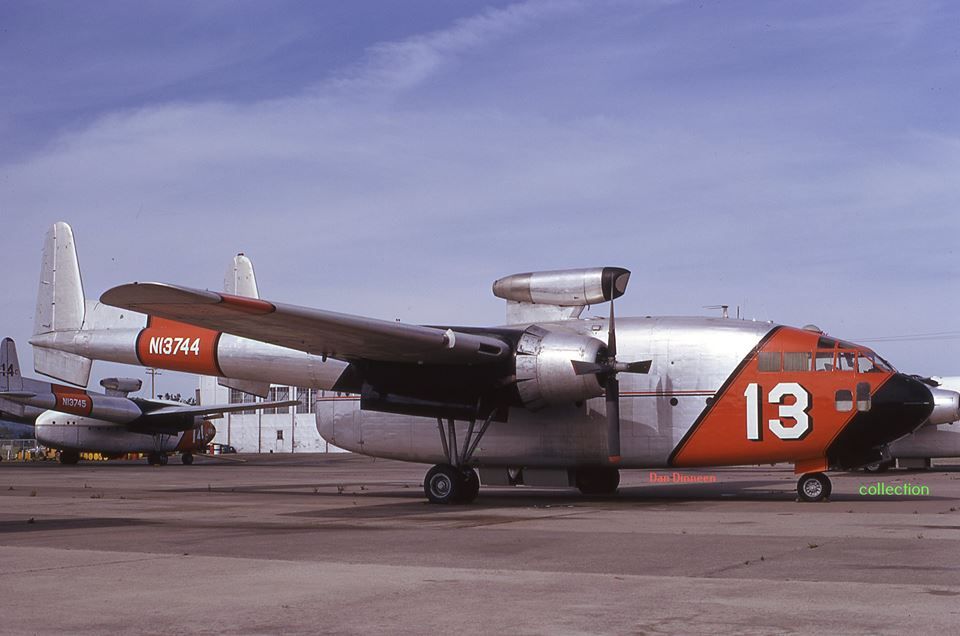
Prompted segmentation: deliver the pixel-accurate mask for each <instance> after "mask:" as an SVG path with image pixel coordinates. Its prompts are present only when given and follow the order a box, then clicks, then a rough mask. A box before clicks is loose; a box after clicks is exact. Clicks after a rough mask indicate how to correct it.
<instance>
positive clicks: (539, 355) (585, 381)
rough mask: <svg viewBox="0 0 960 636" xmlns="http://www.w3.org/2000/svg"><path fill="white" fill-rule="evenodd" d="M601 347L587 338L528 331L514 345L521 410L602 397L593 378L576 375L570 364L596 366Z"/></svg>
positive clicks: (595, 341) (594, 376) (560, 332)
mask: <svg viewBox="0 0 960 636" xmlns="http://www.w3.org/2000/svg"><path fill="white" fill-rule="evenodd" d="M605 347H606V345H605V344H604V343H603V342H601V341H600V340H597V339H596V338H591V337H589V336H581V335H579V334H576V333H570V332H568V331H560V330H557V331H548V330H546V329H544V328H542V327H539V326H537V325H533V326H531V327H529V328H528V329H527V330H526V331H525V332H524V333H523V336H521V338H520V342H519V343H518V344H517V362H516V365H517V367H516V371H517V373H516V375H517V392H518V393H519V394H520V400H521V401H522V402H523V404H524V406H526V407H527V408H528V409H530V410H533V411H536V410H538V409H542V408H544V407H546V406H548V405H550V404H569V403H571V402H580V401H582V400H588V399H590V398H595V397H599V396H601V395H603V387H602V386H601V385H600V382H599V380H598V379H597V376H596V375H594V374H592V373H590V374H587V375H577V374H576V373H575V372H574V369H573V364H571V362H572V361H573V360H579V361H582V362H596V361H597V358H598V356H599V355H600V353H601V352H602V350H603V349H605Z"/></svg>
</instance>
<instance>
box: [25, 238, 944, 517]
mask: <svg viewBox="0 0 960 636" xmlns="http://www.w3.org/2000/svg"><path fill="white" fill-rule="evenodd" d="M41 275H42V278H41V285H40V293H39V300H38V310H37V325H36V330H35V332H36V333H35V335H34V337H33V338H32V339H31V343H33V344H34V346H35V361H36V364H37V370H38V371H40V372H42V373H46V374H48V375H53V376H54V377H58V378H60V379H63V380H66V381H70V382H75V383H83V382H85V381H86V377H87V375H88V374H89V369H90V360H91V359H107V360H112V361H116V362H127V363H132V364H142V365H149V366H156V367H161V368H170V369H175V370H182V371H189V372H195V373H204V374H210V375H217V376H221V377H223V376H226V377H229V378H236V379H239V380H247V381H260V382H263V381H273V382H277V383H281V384H295V385H299V386H311V387H315V388H321V389H328V390H335V391H343V392H349V393H355V394H359V395H360V407H361V410H360V411H354V410H350V411H348V412H343V413H341V412H337V411H332V412H330V411H327V410H326V409H320V410H319V412H318V413H317V426H318V429H319V431H320V433H321V435H322V436H323V437H324V438H325V439H326V440H328V441H329V442H330V443H332V444H335V445H337V446H340V447H342V448H345V449H347V450H351V451H355V452H359V453H363V454H367V455H372V456H376V457H389V458H394V459H401V460H407V461H415V462H423V463H432V464H435V465H434V466H433V468H431V469H430V470H429V471H428V473H427V475H426V478H425V480H424V490H425V493H426V496H427V497H428V499H429V500H430V501H432V502H437V503H449V502H458V501H469V500H472V499H473V498H475V497H476V495H477V492H478V488H479V478H478V475H477V472H476V471H475V470H474V469H475V468H480V469H481V471H482V473H483V476H484V482H485V483H528V484H535V483H553V484H557V483H558V481H561V482H562V481H564V480H567V481H569V482H570V485H576V486H578V487H579V488H580V490H581V491H583V492H586V493H608V492H613V491H615V490H616V488H617V485H618V483H619V470H620V469H622V468H661V467H697V466H725V465H743V464H759V463H775V462H790V463H792V464H794V466H795V470H796V472H797V473H798V474H800V475H801V476H800V478H799V480H798V482H797V491H798V495H799V496H800V498H801V499H803V500H808V501H813V500H822V499H825V498H826V497H828V496H829V494H830V489H831V486H830V480H829V478H828V477H827V476H826V475H825V474H824V471H826V470H829V469H850V468H855V467H859V466H863V465H867V464H870V463H873V462H877V461H882V460H884V459H886V458H887V447H888V444H889V443H891V442H893V441H894V440H897V439H899V438H901V437H903V436H904V435H907V434H908V433H910V432H912V431H914V430H916V429H917V428H918V427H920V426H922V425H924V424H938V423H942V422H950V421H954V420H956V419H958V418H960V413H958V407H960V394H957V393H956V392H953V391H946V390H942V389H939V388H935V387H929V386H927V385H925V384H923V383H921V382H919V381H918V380H916V379H915V378H912V377H909V376H906V375H903V374H900V373H898V372H896V371H895V370H894V368H893V367H892V366H891V365H890V364H889V363H887V362H886V361H884V360H883V359H882V358H881V357H880V356H878V355H877V354H876V353H875V352H873V351H872V350H870V349H869V348H867V347H863V346H859V345H855V344H853V343H849V342H845V341H842V340H837V339H834V338H830V337H828V336H826V335H825V334H823V333H821V332H820V331H819V330H816V329H812V328H806V329H797V328H792V327H787V326H782V325H775V324H772V323H758V322H747V321H743V320H731V319H723V318H674V317H644V318H627V319H621V320H619V321H616V320H615V318H614V311H613V301H614V299H615V298H618V297H620V296H621V295H622V294H623V293H624V292H625V290H626V286H627V282H628V280H629V277H630V272H629V271H627V270H625V269H621V268H615V267H603V268H593V269H581V270H564V271H551V272H532V273H527V274H518V275H513V276H508V277H506V278H503V279H500V280H498V281H497V282H495V283H494V294H495V295H497V296H498V297H500V298H503V299H505V300H506V301H507V324H506V325H503V326H498V327H481V328H478V327H454V326H418V325H408V324H401V323H397V322H391V321H382V320H376V319H372V318H365V317H360V316H352V315H348V314H340V313H335V312H329V311H323V310H317V309H311V308H307V307H300V306H294V305H285V304H280V303H274V302H268V301H266V300H262V299H259V298H257V297H254V296H255V295H254V294H250V293H248V294H245V295H237V294H231V293H217V292H210V291H201V290H196V289H189V288H185V287H179V286H175V285H167V284H161V283H140V284H138V283H133V284H129V285H122V286H120V287H116V288H113V289H111V290H109V291H107V292H106V293H104V294H103V296H102V297H101V302H100V303H97V302H94V301H85V300H84V296H83V290H82V287H81V285H80V277H79V267H78V265H77V262H76V253H75V246H74V241H73V235H72V232H71V231H70V228H69V226H66V224H57V225H55V226H54V227H53V228H52V229H51V231H50V233H48V237H47V244H46V247H45V256H44V259H43V268H42V274H41ZM603 302H610V313H609V316H608V317H607V318H601V317H592V318H586V319H581V318H580V315H581V313H582V312H583V310H584V308H585V307H587V306H589V305H594V304H598V303H603ZM108 305H109V306H108ZM134 312H135V313H134ZM148 316H149V317H148Z"/></svg>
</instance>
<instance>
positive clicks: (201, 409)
mask: <svg viewBox="0 0 960 636" xmlns="http://www.w3.org/2000/svg"><path fill="white" fill-rule="evenodd" d="M298 403H299V401H298V400H275V401H273V402H238V403H236V404H213V405H210V406H189V405H186V404H185V405H183V406H164V407H162V408H159V409H157V410H156V411H149V412H147V413H144V414H143V416H144V417H146V418H150V417H158V416H163V415H213V414H216V413H236V412H237V411H258V410H260V409H271V408H283V407H285V406H293V405H295V404H298Z"/></svg>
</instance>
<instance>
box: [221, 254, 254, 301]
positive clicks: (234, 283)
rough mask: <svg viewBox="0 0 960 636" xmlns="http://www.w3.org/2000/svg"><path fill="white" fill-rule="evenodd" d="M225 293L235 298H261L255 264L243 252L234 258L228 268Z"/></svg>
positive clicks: (225, 276) (224, 284)
mask: <svg viewBox="0 0 960 636" xmlns="http://www.w3.org/2000/svg"><path fill="white" fill-rule="evenodd" d="M223 291H225V292H226V293H228V294H233V295H234V296H245V297H247V298H260V290H259V289H257V276H256V274H254V273H253V263H252V262H251V261H250V259H249V258H247V257H246V256H245V255H244V254H243V253H242V252H241V253H240V254H237V255H236V256H234V257H233V260H232V261H230V266H229V267H227V273H226V274H225V275H224V277H223Z"/></svg>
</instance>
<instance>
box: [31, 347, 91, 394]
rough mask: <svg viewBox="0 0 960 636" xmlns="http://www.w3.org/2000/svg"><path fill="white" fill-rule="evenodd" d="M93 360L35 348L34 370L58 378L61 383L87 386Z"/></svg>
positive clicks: (64, 352) (54, 350)
mask: <svg viewBox="0 0 960 636" xmlns="http://www.w3.org/2000/svg"><path fill="white" fill-rule="evenodd" d="M92 365H93V360H91V359H90V358H84V357H83V356H78V355H77V354H75V353H67V352H66V351H57V350H56V349H47V348H46V347H38V346H36V345H34V347H33V368H34V370H35V371H36V372H37V373H42V374H43V375H47V376H50V377H51V378H56V379H57V380H60V381H61V382H66V383H68V384H75V385H77V386H87V383H88V382H89V381H90V368H91V366H92Z"/></svg>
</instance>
